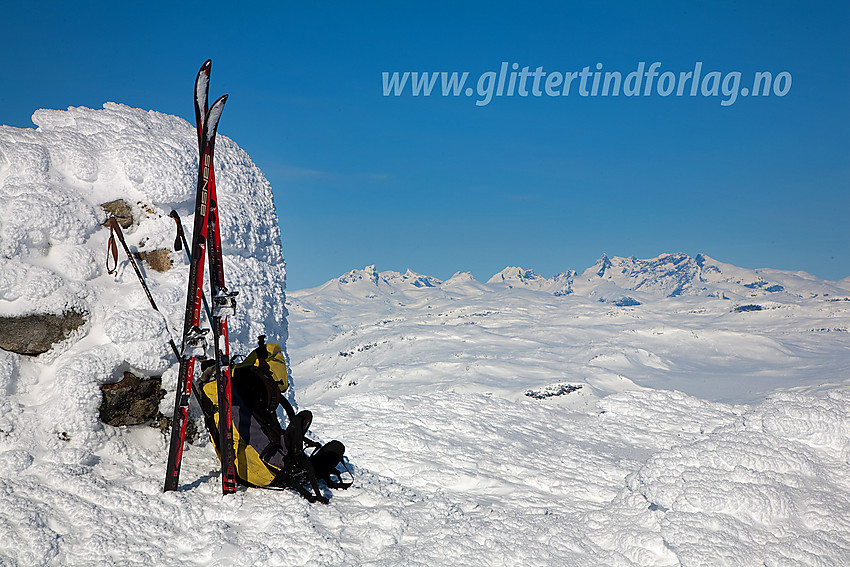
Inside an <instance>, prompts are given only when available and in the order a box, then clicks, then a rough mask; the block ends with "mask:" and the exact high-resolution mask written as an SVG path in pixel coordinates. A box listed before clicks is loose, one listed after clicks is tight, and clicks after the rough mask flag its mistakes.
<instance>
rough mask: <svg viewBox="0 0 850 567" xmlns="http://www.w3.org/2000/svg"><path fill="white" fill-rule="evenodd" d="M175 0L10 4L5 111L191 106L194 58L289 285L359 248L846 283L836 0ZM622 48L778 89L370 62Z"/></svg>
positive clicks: (602, 53)
mask: <svg viewBox="0 0 850 567" xmlns="http://www.w3.org/2000/svg"><path fill="white" fill-rule="evenodd" d="M7 4H8V3H7ZM185 4H187V5H181V4H180V3H174V4H171V3H160V2H144V3H127V2H124V3H108V4H107V3H103V4H89V3H85V2H84V3H73V4H68V3H67V2H54V3H40V2H32V3H12V4H8V5H7V6H5V7H4V10H3V11H4V13H3V18H2V20H0V37H2V41H0V60H2V62H3V64H2V70H0V123H3V124H10V125H13V126H20V127H26V126H31V125H32V124H31V122H30V116H31V115H32V112H33V110H35V109H36V108H41V107H45V108H66V107H68V106H79V105H84V106H89V107H94V108H99V107H100V106H101V105H102V104H103V102H105V101H115V102H121V103H125V104H129V105H132V106H137V107H141V108H146V109H147V108H150V109H155V110H158V111H162V112H167V113H170V114H176V115H179V116H182V117H184V118H186V119H188V120H193V107H192V82H193V80H194V75H195V72H196V71H197V69H198V67H199V66H200V64H201V63H202V62H203V61H204V60H205V59H207V58H212V59H213V75H212V85H211V94H212V95H213V96H217V95H219V94H222V93H225V92H226V93H229V94H230V99H229V101H228V104H227V109H226V110H225V115H224V116H223V118H222V122H221V127H220V129H219V132H220V133H223V134H225V135H227V136H229V137H231V138H233V139H234V140H235V141H236V142H237V143H238V144H239V145H240V146H242V147H243V148H245V149H246V150H247V151H248V152H249V154H250V155H251V156H252V158H253V159H254V161H255V162H256V163H257V164H258V165H259V166H260V167H261V168H262V169H263V171H264V172H265V174H266V176H267V177H268V178H269V180H270V181H271V183H272V186H273V187H274V190H275V197H276V200H277V203H278V210H279V214H280V219H281V229H282V233H283V245H284V254H285V256H286V258H287V272H288V276H287V277H288V287H289V288H290V289H298V288H304V287H312V286H315V285H318V284H320V283H322V282H324V281H326V280H328V279H330V278H332V277H335V276H337V275H339V274H341V273H343V272H345V271H347V270H350V269H353V268H358V267H363V266H365V265H367V264H373V263H374V264H377V266H378V268H379V269H381V270H383V269H394V270H400V271H403V270H404V269H406V268H408V267H410V268H411V269H413V270H415V271H418V272H421V273H426V274H430V275H433V276H436V277H439V278H447V277H449V276H451V275H452V274H453V273H454V272H455V271H459V270H465V271H471V272H472V273H473V274H474V275H475V276H476V278H478V279H480V280H486V279H487V278H489V277H490V276H491V275H492V274H493V273H495V272H497V271H499V270H500V269H502V268H503V267H505V266H507V265H521V266H523V267H526V268H533V269H534V270H535V271H537V272H538V273H540V274H543V275H545V276H551V275H553V274H555V273H557V272H560V271H563V270H565V269H567V268H573V269H579V270H581V269H584V268H586V267H588V266H589V265H591V264H592V263H593V262H594V261H595V260H596V259H597V258H598V257H599V256H600V255H601V254H602V253H603V252H604V253H607V254H608V255H609V256H613V255H619V256H629V255H635V256H638V257H652V256H656V255H658V254H660V253H663V252H686V253H689V254H696V253H698V252H703V253H706V254H708V255H710V256H713V257H715V258H717V259H718V260H721V261H725V262H730V263H733V264H738V265H741V266H745V267H774V268H780V269H786V270H805V271H808V272H810V273H813V274H815V275H817V276H819V277H823V278H827V279H840V278H843V277H847V276H850V229H848V212H850V191H848V190H850V40H848V30H850V4H848V3H847V2H825V3H807V2H795V3H789V2H745V3H742V2H734V3H732V2H728V3H723V2H708V1H706V2H651V3H650V2H632V1H624V2H592V3H591V2H588V3H586V4H584V5H580V6H573V5H572V3H561V2H552V3H550V4H541V5H537V6H513V5H509V4H507V3H498V2H474V3H473V2H458V3H456V2H445V3H430V2H429V3H416V5H414V4H413V3H406V2H389V1H383V2H367V3H355V2H324V1H322V2H319V1H311V2H298V3H290V2H285V3H278V2H274V3H272V2H269V3H245V4H250V6H251V7H248V8H246V7H243V6H242V5H240V4H239V3H237V2H228V3H218V2H204V3H185ZM641 61H643V62H645V63H646V65H647V66H648V65H649V64H650V63H652V62H655V61H658V62H660V63H661V64H662V65H661V68H660V69H659V70H658V73H659V74H661V73H663V72H665V71H672V72H673V73H675V74H676V76H678V74H679V73H680V72H687V71H692V70H693V68H694V65H695V63H696V62H698V61H701V62H702V63H703V72H704V73H708V72H709V71H719V72H721V73H722V76H723V77H726V76H727V75H728V73H730V72H732V71H739V72H741V74H742V78H741V82H740V87H745V86H749V85H750V84H751V83H752V80H753V75H754V73H755V72H758V71H769V72H771V73H773V75H777V74H778V73H780V72H783V71H784V72H788V73H789V74H790V75H791V77H792V83H791V88H790V90H788V92H787V94H785V96H781V97H780V96H775V95H771V96H768V97H759V98H754V97H752V96H750V97H744V96H741V95H739V96H738V99H737V100H736V101H735V102H734V104H731V105H728V106H723V105H721V104H720V101H721V100H724V99H727V98H728V97H726V96H722V95H721V96H702V95H698V96H696V97H690V96H687V94H686V96H682V97H676V96H675V94H674V95H672V96H667V97H662V96H660V95H659V94H658V93H657V91H656V90H653V91H651V92H652V95H651V96H649V97H643V96H632V97H627V96H625V95H624V94H623V93H620V95H619V96H616V97H614V96H608V97H602V96H596V97H592V96H586V97H582V96H580V95H579V94H578V91H577V87H578V86H579V85H578V82H577V81H578V80H576V83H575V84H573V85H572V86H571V89H572V90H571V92H570V95H569V96H566V97H562V96H556V97H552V96H546V94H545V92H544V94H543V96H537V97H535V96H533V95H529V96H527V97H520V96H518V94H515V95H514V96H513V97H507V96H503V97H501V98H499V97H494V98H493V99H492V100H491V101H490V103H489V104H488V105H486V106H476V104H475V101H476V100H480V98H479V97H478V96H477V95H474V96H472V97H466V96H458V97H451V96H449V97H443V96H440V95H439V94H432V95H431V96H430V97H425V96H419V97H414V96H412V95H411V94H410V91H409V90H408V91H407V92H406V93H404V94H403V95H402V96H399V97H393V96H388V97H385V96H383V86H382V72H384V71H388V72H393V71H399V72H404V71H417V72H423V71H429V72H439V71H445V72H453V71H458V72H464V71H465V72H469V77H470V78H469V79H468V83H467V85H469V86H472V87H476V86H477V80H478V77H479V76H480V75H481V74H482V73H485V72H488V71H492V72H499V70H500V65H501V63H502V62H508V63H509V64H512V63H517V64H518V67H519V68H520V69H521V68H522V67H524V66H528V67H529V68H530V70H531V71H532V72H533V71H534V70H535V69H536V68H537V67H540V66H542V67H543V69H544V70H545V72H546V73H547V74H551V73H552V72H554V71H557V72H560V73H564V72H578V71H581V70H582V69H583V68H584V67H586V66H587V67H590V71H591V72H593V71H596V65H597V63H601V64H602V65H603V69H602V72H603V73H604V72H606V71H612V72H613V71H618V72H620V73H621V75H622V77H623V79H625V77H626V75H627V74H628V73H629V72H631V71H634V70H636V69H637V66H638V64H639V63H640V62H641ZM531 80H532V79H529V82H528V83H527V88H528V90H530V89H531ZM645 80H646V79H644V81H645ZM654 80H655V84H654V85H653V88H655V87H656V86H657V83H658V78H657V77H656V78H655V79H654ZM543 84H544V83H543V81H542V80H541V82H540V88H541V89H542V88H543ZM590 84H591V83H590V82H589V81H588V83H587V88H588V89H589V88H590ZM729 84H730V85H731V83H729ZM709 87H710V85H709ZM408 88H409V87H408ZM689 90H690V85H688V88H687V90H686V91H685V92H686V93H688V92H689ZM439 91H440V87H439V85H437V87H436V88H435V92H439ZM221 190H224V188H222V189H221Z"/></svg>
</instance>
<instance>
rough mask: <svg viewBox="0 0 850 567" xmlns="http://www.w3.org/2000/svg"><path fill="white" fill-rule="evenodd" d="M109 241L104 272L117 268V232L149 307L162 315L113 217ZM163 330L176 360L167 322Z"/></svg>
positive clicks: (110, 271)
mask: <svg viewBox="0 0 850 567" xmlns="http://www.w3.org/2000/svg"><path fill="white" fill-rule="evenodd" d="M108 222H109V242H108V243H107V245H106V246H107V249H106V272H107V273H108V274H113V273H115V271H116V270H117V269H118V246H116V244H115V235H116V234H118V240H120V241H121V246H122V247H123V248H124V252H125V253H126V254H127V259H128V260H129V261H130V265H131V266H133V271H134V272H136V276H138V278H139V283H141V284H142V289H144V290H145V295H147V296H148V301H150V303H151V307H153V309H154V311H156V312H157V313H159V314H160V315H162V312H161V311H160V310H159V308H158V307H157V306H156V302H155V301H154V300H153V296H152V295H151V291H150V290H149V289H148V284H146V283H145V278H144V277H143V276H142V272H141V271H140V270H139V266H138V265H136V260H135V259H134V258H133V256H132V254H130V249H129V248H128V247H127V243H126V242H125V241H124V233H123V232H122V231H121V225H119V224H118V221H117V220H115V217H109V221H108ZM110 255H111V256H112V262H113V263H114V266H113V267H112V268H111V269H110V268H109V256H110ZM163 320H165V316H164V315H163ZM165 330H166V331H167V332H168V344H170V345H171V350H173V351H174V356H176V357H177V360H180V351H179V350H178V349H177V345H175V344H174V339H172V338H171V331H170V330H169V329H168V322H167V321H166V322H165Z"/></svg>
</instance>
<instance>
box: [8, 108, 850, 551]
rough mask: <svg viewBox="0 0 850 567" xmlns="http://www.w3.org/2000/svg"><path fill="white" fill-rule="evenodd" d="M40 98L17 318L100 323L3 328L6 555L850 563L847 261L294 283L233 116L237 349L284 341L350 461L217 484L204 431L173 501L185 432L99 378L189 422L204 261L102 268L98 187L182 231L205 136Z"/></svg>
mask: <svg viewBox="0 0 850 567" xmlns="http://www.w3.org/2000/svg"><path fill="white" fill-rule="evenodd" d="M33 120H34V122H35V123H36V124H37V125H38V128H37V129H16V128H10V127H6V126H2V127H0V199H2V202H3V203H4V207H3V209H2V210H1V211H0V315H26V314H31V313H57V312H60V311H62V310H68V309H76V310H78V311H80V312H84V313H86V314H87V319H86V323H85V324H84V326H83V327H81V328H80V329H78V330H77V331H74V333H72V335H71V336H70V337H69V338H68V339H67V340H65V341H63V342H62V343H60V344H58V345H56V346H55V347H54V348H53V349H51V350H50V351H48V352H46V353H44V354H42V355H40V356H35V357H32V356H22V355H18V354H14V353H11V352H7V351H3V350H0V510H2V514H0V534H2V536H3V537H0V565H4V566H5V565H9V566H17V565H86V566H88V565H169V564H181V565H199V566H200V565H245V566H248V565H375V566H384V565H385V566H396V565H422V566H435V565H451V566H455V565H487V566H492V565H506V566H507V565H510V566H515V565H534V566H537V565H547V566H548V565H588V566H596V565H599V566H616V565H624V566H627V565H736V566H737V565H771V566H774V565H775V566H780V565H789V566H790V565H839V566H841V565H850V519H848V518H850V375H848V367H850V355H848V353H850V334H849V333H848V328H850V327H849V326H850V281H848V280H843V281H840V282H825V281H822V280H818V279H817V278H814V277H812V276H810V275H808V274H805V273H791V272H783V271H778V270H767V269H763V270H761V269H760V270H749V269H744V268H738V267H735V266H731V265H728V264H724V263H722V262H718V261H716V260H714V259H712V258H710V257H708V256H705V255H697V256H696V257H689V256H687V255H684V254H664V255H662V256H659V257H658V258H652V259H636V258H608V257H606V256H603V257H602V258H600V260H599V262H597V264H596V265H594V266H591V267H589V268H587V269H586V270H584V271H583V272H577V271H573V270H567V271H565V272H563V273H562V274H558V275H556V276H553V277H552V278H544V277H541V276H539V275H537V274H534V272H533V271H531V270H527V269H522V268H516V267H515V268H507V269H505V270H504V271H502V272H500V273H499V274H496V275H495V276H493V277H492V278H491V279H490V280H489V281H487V282H484V283H481V282H478V281H476V280H475V279H474V278H473V277H472V276H471V275H470V274H465V273H459V274H456V275H455V276H453V277H452V278H450V279H448V280H446V281H440V280H438V279H436V278H433V277H430V276H425V275H420V274H416V273H414V272H412V271H407V272H406V273H399V272H392V271H384V272H378V271H377V270H376V269H375V267H374V266H369V267H367V268H365V269H362V270H353V271H351V272H349V273H347V274H344V275H343V276H341V277H340V278H338V279H335V280H331V281H329V282H327V283H326V284H324V285H323V286H320V287H318V288H314V289H309V290H297V291H289V292H287V294H286V296H285V297H284V291H283V290H284V278H285V270H284V263H283V253H282V250H281V247H280V232H279V229H278V218H277V216H276V215H275V212H274V204H273V202H272V191H271V187H270V186H269V184H268V182H267V181H266V180H265V178H264V176H263V174H262V172H261V171H260V170H259V169H258V168H257V167H256V166H255V165H254V164H253V163H252V162H251V160H250V158H249V157H248V156H247V154H245V152H243V151H242V150H241V149H239V148H238V146H237V145H236V144H235V143H234V142H232V141H231V140H229V139H227V138H226V137H224V136H219V143H218V144H217V148H216V150H217V152H216V168H217V170H216V173H217V185H218V192H219V197H220V202H221V211H222V221H221V222H222V229H223V233H224V234H223V248H224V253H225V275H226V278H227V280H228V282H233V286H232V287H233V288H235V289H238V290H239V292H240V295H239V301H238V304H237V316H236V318H235V319H233V320H232V326H233V329H232V331H231V339H232V340H233V345H232V347H231V350H232V351H235V352H241V353H247V352H248V351H249V350H250V349H251V348H252V346H253V344H254V341H255V339H256V336H257V335H259V334H260V333H265V334H267V335H268V336H269V341H270V342H280V343H285V344H286V350H287V351H288V356H289V359H290V362H291V370H292V383H293V386H294V387H293V390H292V391H291V392H290V396H291V397H292V398H293V399H294V400H295V401H297V403H298V404H299V405H300V406H301V407H302V408H309V409H310V410H312V411H313V413H314V416H315V417H314V421H313V430H312V433H313V434H314V435H315V436H316V437H318V438H319V439H322V440H325V441H327V440H330V439H340V440H341V441H343V442H344V443H345V445H346V448H347V455H348V458H349V464H350V466H351V468H352V469H353V470H354V474H355V479H356V482H355V484H354V486H352V487H351V488H349V489H348V490H346V491H333V493H332V494H331V493H330V491H329V492H328V495H329V496H331V502H330V504H329V505H327V506H324V505H320V504H309V503H308V502H307V501H306V500H304V499H302V498H301V497H300V496H298V495H297V494H295V493H291V492H282V491H269V490H261V489H250V490H248V489H241V488H240V490H239V491H238V492H237V493H236V494H235V495H229V496H222V495H221V493H220V490H221V489H220V480H219V463H218V460H217V459H216V456H215V452H214V451H213V448H212V445H211V444H210V443H209V441H208V440H207V439H205V438H202V439H201V440H200V441H198V442H197V443H196V444H194V445H187V450H186V452H185V455H184V460H183V467H182V472H181V488H180V490H178V491H176V492H171V493H163V492H162V484H163V480H164V475H165V461H166V456H167V446H168V439H167V437H165V436H164V435H163V433H161V432H160V431H159V430H157V429H155V428H152V427H148V426H144V425H143V426H134V427H117V428H116V427H112V426H109V425H104V424H103V423H101V422H100V419H99V417H98V408H99V405H100V391H99V385H100V384H104V383H111V382H115V381H117V380H118V379H120V377H121V375H122V374H123V372H124V371H125V370H133V371H135V372H137V373H139V374H140V375H145V376H154V375H156V376H159V375H161V376H162V379H163V387H164V388H166V389H167V390H168V393H167V394H166V396H165V398H164V400H163V402H162V405H161V408H160V409H161V411H162V412H163V413H164V414H165V415H171V412H172V408H173V406H172V404H173V398H174V388H175V385H176V375H177V364H176V361H174V359H173V357H172V355H171V353H170V350H169V348H168V344H167V341H168V336H169V329H170V332H171V334H172V335H173V336H174V337H177V338H179V332H180V330H181V326H182V315H183V308H184V303H185V293H186V279H187V273H188V265H187V262H186V260H185V258H184V257H183V256H182V254H183V253H182V252H180V253H175V252H172V253H171V254H170V259H171V261H172V263H173V267H172V268H171V269H170V270H168V271H166V272H156V271H154V270H152V269H147V268H145V275H146V277H147V279H148V281H149V284H150V286H151V292H152V294H153V295H154V297H155V298H156V301H157V303H158V305H159V306H160V310H161V311H162V312H163V315H164V316H161V315H159V314H157V313H156V312H155V311H153V310H152V309H150V308H149V307H148V304H147V301H146V299H145V296H144V294H143V292H142V290H141V288H140V286H139V284H138V282H137V281H136V279H135V274H134V273H133V271H132V269H131V268H130V267H129V264H128V262H127V260H126V258H125V257H124V255H123V251H122V252H121V253H120V255H119V260H120V265H119V270H118V272H117V273H116V274H114V275H110V274H107V273H106V270H105V269H104V267H103V258H105V251H106V241H107V238H108V230H107V229H106V228H104V227H102V226H101V223H102V222H103V221H104V220H105V218H106V214H105V213H104V211H103V210H102V209H101V208H100V207H99V205H100V204H101V203H105V202H108V201H111V200H114V199H119V198H120V199H124V200H125V201H127V202H128V203H130V204H131V205H132V208H133V213H134V217H135V219H136V221H135V224H134V226H133V227H131V228H128V229H127V230H126V234H127V240H128V244H130V246H131V248H133V249H136V250H153V249H161V248H167V249H169V250H171V249H172V248H171V247H172V246H173V240H174V234H175V233H174V224H173V221H172V220H171V219H170V218H168V216H167V215H168V212H169V211H170V210H171V209H172V208H174V209H176V210H177V211H178V212H179V213H180V214H181V216H183V222H184V224H185V225H186V226H187V227H188V226H191V222H192V218H191V212H192V204H193V200H194V189H195V175H196V167H197V166H196V160H197V157H196V152H197V149H196V145H195V144H196V141H195V140H196V134H195V132H194V128H193V127H192V126H190V125H189V124H188V123H186V122H185V121H183V120H181V119H179V118H176V117H173V116H167V115H164V114H160V113H156V112H152V111H151V112H147V111H142V110H138V109H133V108H128V107H125V106H121V105H116V104H111V103H109V104H106V105H105V106H104V109H102V110H91V109H85V108H71V109H69V110H67V111H38V112H36V114H35V115H34V117H33ZM225 121H226V116H225ZM225 123H226V122H225ZM292 190H297V189H296V188H292ZM282 222H283V226H284V228H285V226H286V219H285V218H284V219H282ZM284 302H285V304H284ZM178 342H179V341H178ZM192 411H193V416H194V417H195V418H196V419H197V418H198V417H199V416H200V410H199V409H198V408H197V406H196V405H194V404H193V408H192Z"/></svg>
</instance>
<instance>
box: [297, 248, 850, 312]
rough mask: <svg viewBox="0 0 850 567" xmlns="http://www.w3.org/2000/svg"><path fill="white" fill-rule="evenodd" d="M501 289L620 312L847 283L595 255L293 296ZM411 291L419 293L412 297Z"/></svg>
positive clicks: (705, 262)
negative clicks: (584, 264)
mask: <svg viewBox="0 0 850 567" xmlns="http://www.w3.org/2000/svg"><path fill="white" fill-rule="evenodd" d="M500 289H501V290H505V289H525V290H531V291H536V292H541V293H546V294H552V295H555V296H581V297H587V298H591V299H596V300H598V301H601V302H606V303H612V304H615V305H620V306H629V305H639V304H641V303H646V302H651V301H657V300H660V299H664V298H670V297H679V296H700V297H714V298H718V299H730V300H737V301H741V300H746V299H747V298H760V297H775V298H776V299H779V298H781V297H783V296H784V297H786V298H788V297H789V296H791V297H796V298H803V299H807V298H821V299H825V300H829V299H834V300H845V299H848V298H850V278H845V279H844V280H841V281H839V282H829V281H825V280H821V279H819V278H816V277H814V276H812V275H810V274H808V273H806V272H789V271H782V270H774V269H769V268H759V269H747V268H739V267H737V266H733V265H731V264H725V263H723V262H719V261H717V260H714V259H713V258H710V257H709V256H706V255H704V254H697V255H696V256H695V257H691V256H689V255H687V254H682V253H677V254H662V255H660V256H658V257H656V258H649V259H639V258H635V257H634V256H631V257H628V258H621V257H617V256H615V257H612V258H609V257H608V256H607V255H604V254H603V255H602V257H601V258H599V260H598V261H597V262H596V263H595V264H594V265H593V266H591V267H589V268H587V269H586V270H584V271H583V272H581V273H579V272H577V271H575V270H567V271H565V272H562V273H560V274H557V275H555V276H553V277H551V278H545V277H543V276H541V275H539V274H536V273H534V271H533V270H529V269H524V268H520V267H507V268H505V269H504V270H502V271H501V272H499V273H497V274H495V275H494V276H493V277H491V278H490V279H489V280H487V282H486V283H480V282H478V281H476V280H475V278H473V277H472V275H471V274H469V273H468V272H458V273H456V274H455V275H453V276H452V277H451V278H449V279H448V280H445V281H441V280H439V279H437V278H434V277H432V276H427V275H422V274H417V273H416V272H413V271H412V270H407V272H405V273H400V272H395V271H384V272H378V271H377V270H376V269H375V266H367V267H366V268H364V269H362V270H352V271H350V272H348V273H346V274H344V275H342V276H340V277H339V278H337V279H334V280H330V281H328V282H327V283H325V284H323V285H321V286H319V287H317V288H313V289H312V290H298V291H296V292H291V294H293V293H294V295H297V296H307V295H313V294H315V293H322V294H325V293H327V292H332V291H333V290H338V291H339V292H341V293H343V295H346V296H356V297H361V298H366V299H375V298H378V297H379V296H382V295H383V296H396V295H399V294H401V295H406V294H410V293H414V294H416V295H417V296H418V295H419V294H420V293H421V292H427V290H433V291H437V290H441V291H444V292H451V293H455V294H461V295H463V294H475V295H479V294H482V293H487V292H494V291H498V290H500ZM417 292H419V293H417Z"/></svg>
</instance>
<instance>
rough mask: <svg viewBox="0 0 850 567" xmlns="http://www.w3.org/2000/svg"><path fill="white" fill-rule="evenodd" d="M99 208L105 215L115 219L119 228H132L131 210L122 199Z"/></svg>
mask: <svg viewBox="0 0 850 567" xmlns="http://www.w3.org/2000/svg"><path fill="white" fill-rule="evenodd" d="M100 206H101V208H102V209H103V210H104V211H106V214H107V215H109V216H112V217H115V220H117V221H118V226H120V227H121V228H130V227H131V226H133V210H132V209H131V208H130V205H128V204H127V201H125V200H124V199H116V200H114V201H109V202H108V203H103V204H101V205H100Z"/></svg>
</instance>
